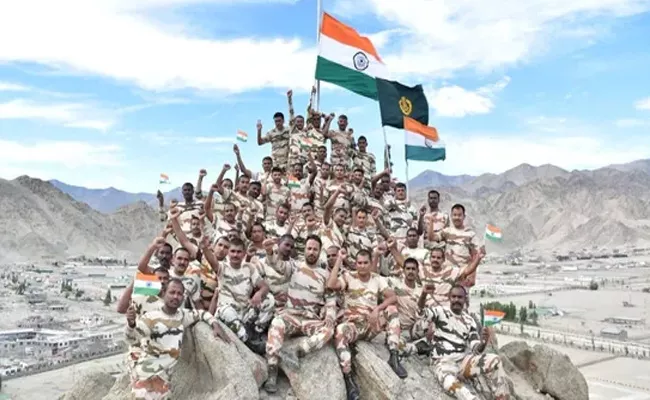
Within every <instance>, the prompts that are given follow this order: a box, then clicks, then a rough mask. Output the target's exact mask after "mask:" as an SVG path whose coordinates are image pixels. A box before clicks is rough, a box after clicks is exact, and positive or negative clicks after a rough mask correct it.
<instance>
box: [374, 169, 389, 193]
mask: <svg viewBox="0 0 650 400" xmlns="http://www.w3.org/2000/svg"><path fill="white" fill-rule="evenodd" d="M384 175H390V169H388V168H386V169H385V170H383V171H381V172H380V173H378V174H375V175H373V177H372V178H370V186H371V187H373V188H374V187H375V185H376V184H377V182H378V181H379V180H380V179H381V177H382V176H384Z"/></svg>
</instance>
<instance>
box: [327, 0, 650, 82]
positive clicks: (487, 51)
mask: <svg viewBox="0 0 650 400" xmlns="http://www.w3.org/2000/svg"><path fill="white" fill-rule="evenodd" d="M333 9H334V10H335V11H344V12H343V13H341V16H342V17H347V18H349V17H350V15H358V14H363V13H372V14H374V15H375V16H377V17H378V18H379V19H380V20H382V21H383V22H385V23H386V25H387V26H389V27H390V28H391V29H396V28H403V29H405V30H407V32H408V33H406V34H403V35H396V37H394V39H395V40H396V41H398V42H399V46H397V47H398V49H397V51H395V52H392V53H389V54H384V58H385V61H386V63H387V64H388V65H390V66H391V70H392V71H395V72H397V73H398V74H402V75H407V74H416V75H422V76H438V77H440V76H447V75H450V74H452V73H453V72H456V71H458V70H462V69H476V70H479V71H492V70H494V69H497V68H500V67H504V66H510V65H516V64H518V63H521V62H526V61H528V60H529V59H531V58H532V57H534V56H536V55H538V54H540V53H543V52H545V51H546V50H548V49H549V48H550V47H555V46H561V45H565V44H566V42H567V41H570V40H573V41H579V42H580V43H584V42H586V41H589V40H592V39H593V38H594V36H598V35H599V34H600V33H601V29H598V28H599V27H598V25H597V24H596V23H595V22H594V21H596V18H598V17H602V16H611V17H623V16H629V15H634V14H638V13H641V12H644V11H647V10H648V9H650V2H649V1H648V0H576V1H570V2H567V1H561V0H527V1H520V0H501V1H482V0H455V1H446V0H400V1H395V0H338V1H337V3H336V4H335V6H334V8H333Z"/></svg>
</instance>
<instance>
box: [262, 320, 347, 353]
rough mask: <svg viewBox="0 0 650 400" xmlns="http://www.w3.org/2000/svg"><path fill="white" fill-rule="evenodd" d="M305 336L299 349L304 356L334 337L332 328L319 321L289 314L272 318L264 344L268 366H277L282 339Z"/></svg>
mask: <svg viewBox="0 0 650 400" xmlns="http://www.w3.org/2000/svg"><path fill="white" fill-rule="evenodd" d="M300 335H302V336H307V338H305V340H303V341H301V343H300V347H301V348H302V350H304V352H305V353H306V354H308V353H311V352H312V351H315V350H318V349H320V348H322V347H323V346H325V344H327V342H329V341H330V339H331V338H332V336H333V335H334V326H333V325H331V326H328V325H327V324H325V321H323V320H320V319H306V318H302V317H300V316H297V315H291V314H289V313H280V314H279V315H276V317H275V318H273V322H271V327H270V328H269V339H268V341H267V342H266V359H267V360H268V363H269V365H277V364H278V361H279V358H278V354H279V353H280V350H281V349H282V345H283V344H284V339H285V338H286V337H290V336H300Z"/></svg>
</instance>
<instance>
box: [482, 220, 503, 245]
mask: <svg viewBox="0 0 650 400" xmlns="http://www.w3.org/2000/svg"><path fill="white" fill-rule="evenodd" d="M485 238H486V239H490V240H493V241H495V242H500V241H501V239H502V235H501V229H499V228H497V227H496V226H494V225H490V224H487V225H485Z"/></svg>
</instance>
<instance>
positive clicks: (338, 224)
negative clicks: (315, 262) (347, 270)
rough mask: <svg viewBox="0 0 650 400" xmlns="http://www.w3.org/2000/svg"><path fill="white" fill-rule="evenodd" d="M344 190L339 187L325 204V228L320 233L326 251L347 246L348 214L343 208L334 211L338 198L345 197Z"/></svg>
mask: <svg viewBox="0 0 650 400" xmlns="http://www.w3.org/2000/svg"><path fill="white" fill-rule="evenodd" d="M343 190H344V189H343V188H340V187H339V188H338V190H337V191H335V192H334V193H332V195H331V196H330V198H329V199H328V200H327V203H326V204H325V210H324V212H323V226H322V228H321V232H320V237H321V239H322V241H323V248H325V249H328V248H329V247H331V246H336V247H338V248H342V247H343V246H344V245H345V240H346V238H347V228H346V226H345V221H346V219H347V217H348V212H347V210H346V209H345V208H342V207H339V208H336V209H334V204H335V203H336V200H337V197H341V196H343V195H344V193H343ZM332 210H334V211H332Z"/></svg>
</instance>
